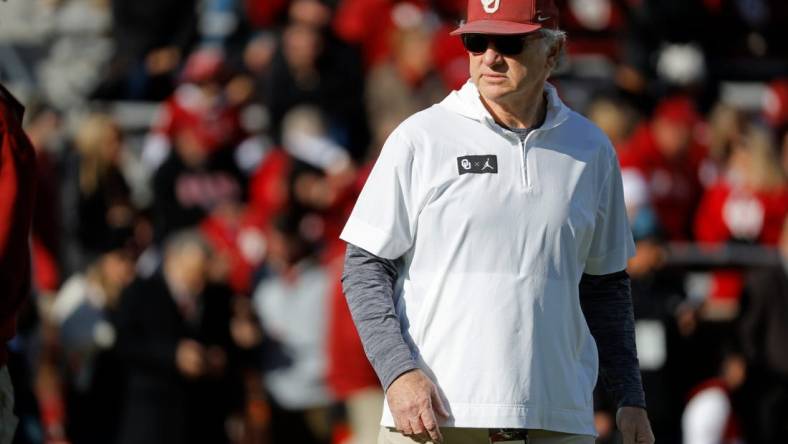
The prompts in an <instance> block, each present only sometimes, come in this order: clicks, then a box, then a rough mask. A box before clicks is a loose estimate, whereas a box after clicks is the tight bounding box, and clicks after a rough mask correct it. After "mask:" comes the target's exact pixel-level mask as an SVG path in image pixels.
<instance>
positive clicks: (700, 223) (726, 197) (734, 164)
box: [695, 128, 788, 300]
mask: <svg viewBox="0 0 788 444" xmlns="http://www.w3.org/2000/svg"><path fill="white" fill-rule="evenodd" d="M787 214H788V188H786V182H785V177H784V175H783V173H782V171H781V169H780V164H779V162H778V161H777V156H776V151H775V150H774V148H773V146H772V143H771V140H770V138H769V134H768V133H766V132H765V131H762V130H759V129H755V128H751V129H750V130H749V131H748V133H747V134H745V136H744V138H743V139H741V140H740V141H739V142H738V143H734V144H733V145H732V146H731V151H730V153H729V155H728V159H727V164H726V171H725V173H724V175H723V176H722V178H721V179H720V180H719V181H718V182H717V183H716V184H715V185H713V186H712V187H711V188H710V189H709V190H708V191H706V193H705V195H704V196H703V200H702V201H701V205H700V208H699V209H698V214H697V216H696V218H695V236H696V238H697V240H698V241H701V242H710V243H724V242H743V243H748V244H762V245H777V243H778V241H779V239H780V232H781V230H782V227H783V221H784V220H785V216H786V215H787ZM742 283H743V279H742V273H741V272H739V271H734V270H730V271H718V272H715V273H714V275H713V280H712V288H711V290H710V291H711V293H710V294H709V296H710V297H711V298H712V299H729V300H730V299H738V297H739V295H740V293H741V289H742Z"/></svg>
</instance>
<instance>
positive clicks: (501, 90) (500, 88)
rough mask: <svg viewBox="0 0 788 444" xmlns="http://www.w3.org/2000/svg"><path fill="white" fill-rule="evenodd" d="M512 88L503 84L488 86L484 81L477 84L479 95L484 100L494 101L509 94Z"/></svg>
mask: <svg viewBox="0 0 788 444" xmlns="http://www.w3.org/2000/svg"><path fill="white" fill-rule="evenodd" d="M512 92H513V91H512V88H510V87H509V86H508V85H505V84H492V85H491V84H489V83H485V82H484V81H482V82H479V94H481V95H482V97H484V98H485V99H488V100H496V99H499V98H501V97H505V96H507V95H509V94H511V93H512Z"/></svg>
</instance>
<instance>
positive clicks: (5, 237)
mask: <svg viewBox="0 0 788 444" xmlns="http://www.w3.org/2000/svg"><path fill="white" fill-rule="evenodd" d="M23 112H24V108H23V107H22V105H21V104H20V103H19V102H17V101H16V99H14V97H13V96H12V95H11V94H10V93H9V92H8V91H7V90H6V89H5V88H3V87H2V85H0V289H2V290H0V344H4V343H5V342H6V341H7V340H9V339H11V338H12V337H13V335H14V332H15V330H16V313H17V311H18V310H19V307H20V306H21V304H22V302H23V301H24V298H25V297H26V296H27V294H28V293H29V291H30V285H31V284H30V247H29V237H30V224H31V219H32V213H33V202H34V198H35V169H36V163H35V151H34V150H33V146H32V144H31V143H30V140H29V139H28V138H27V136H26V135H25V133H24V132H23V131H22V124H21V121H22V114H23ZM0 348H2V346H0ZM4 353H5V349H2V350H0V365H2V363H3V362H4Z"/></svg>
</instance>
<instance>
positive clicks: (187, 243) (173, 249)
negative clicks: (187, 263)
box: [164, 228, 213, 257]
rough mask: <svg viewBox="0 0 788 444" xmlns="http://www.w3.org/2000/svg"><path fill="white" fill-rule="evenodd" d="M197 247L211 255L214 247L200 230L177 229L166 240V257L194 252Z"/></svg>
mask: <svg viewBox="0 0 788 444" xmlns="http://www.w3.org/2000/svg"><path fill="white" fill-rule="evenodd" d="M195 248H197V249H199V250H200V251H202V252H203V253H204V254H205V255H206V256H211V254H212V253H213V248H211V246H210V244H208V241H206V240H205V237H204V236H203V235H202V233H200V231H199V230H197V229H194V228H191V229H184V230H181V231H177V232H175V233H172V234H170V235H169V236H167V238H166V239H165V240H164V257H175V256H177V255H179V254H183V253H190V252H193V251H194V249H195Z"/></svg>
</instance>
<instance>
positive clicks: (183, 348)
mask: <svg viewBox="0 0 788 444" xmlns="http://www.w3.org/2000/svg"><path fill="white" fill-rule="evenodd" d="M175 364H176V365H177V366H178V370H180V372H181V373H182V374H183V375H184V376H186V377H187V378H198V377H200V376H202V374H203V373H204V372H205V349H204V348H203V346H202V345H201V344H200V343H199V342H197V341H194V340H192V339H182V340H181V342H179V343H178V348H177V349H176V350H175Z"/></svg>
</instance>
